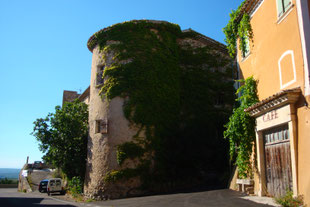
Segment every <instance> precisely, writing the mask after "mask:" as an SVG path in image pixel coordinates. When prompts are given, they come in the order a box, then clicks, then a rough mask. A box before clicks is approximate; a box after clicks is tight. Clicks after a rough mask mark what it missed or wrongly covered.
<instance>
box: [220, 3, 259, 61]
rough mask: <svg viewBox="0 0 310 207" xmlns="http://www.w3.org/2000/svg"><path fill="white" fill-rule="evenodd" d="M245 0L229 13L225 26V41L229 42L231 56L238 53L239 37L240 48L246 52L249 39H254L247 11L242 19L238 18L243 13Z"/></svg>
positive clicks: (228, 47)
mask: <svg viewBox="0 0 310 207" xmlns="http://www.w3.org/2000/svg"><path fill="white" fill-rule="evenodd" d="M244 3H245V0H244V1H243V2H242V3H241V5H240V6H239V7H238V9H237V10H232V11H231V13H230V14H229V16H230V19H229V22H228V24H227V25H226V26H225V27H224V28H223V32H224V34H225V36H226V38H225V42H226V43H227V49H228V52H229V54H230V56H231V57H234V56H235V54H236V44H237V39H238V38H239V49H240V50H241V51H242V52H244V51H245V48H246V44H247V39H249V40H250V39H252V37H253V33H252V27H251V24H250V16H249V15H248V14H247V13H244V14H243V15H242V18H241V20H238V19H237V18H238V17H239V15H240V13H241V8H242V6H243V5H244Z"/></svg>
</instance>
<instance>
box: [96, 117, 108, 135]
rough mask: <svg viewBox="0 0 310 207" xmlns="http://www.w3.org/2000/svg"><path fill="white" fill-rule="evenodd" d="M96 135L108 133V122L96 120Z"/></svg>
mask: <svg viewBox="0 0 310 207" xmlns="http://www.w3.org/2000/svg"><path fill="white" fill-rule="evenodd" d="M95 127H96V128H95V133H101V134H107V133H108V120H96V126H95Z"/></svg>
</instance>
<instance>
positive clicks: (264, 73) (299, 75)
mask: <svg viewBox="0 0 310 207" xmlns="http://www.w3.org/2000/svg"><path fill="white" fill-rule="evenodd" d="M277 21H278V18H277V6H276V1H275V0H265V1H264V2H263V3H262V5H261V7H260V8H259V9H258V11H257V12H256V13H255V14H254V16H253V17H252V19H251V25H252V28H253V34H254V37H253V42H251V44H250V47H251V51H250V55H249V56H248V57H247V58H245V59H244V58H242V57H241V52H238V60H239V65H240V68H241V71H242V75H243V77H248V76H250V75H254V78H256V79H258V80H259V83H258V92H259V98H260V99H265V98H267V97H268V96H271V95H272V94H275V93H277V92H279V91H280V90H281V89H287V88H292V87H296V86H303V82H304V78H303V59H302V49H301V43H300V35H299V27H298V22H297V10H296V6H293V8H292V10H291V11H290V12H289V13H288V15H287V16H286V18H284V19H283V20H282V22H280V23H277ZM287 51H292V53H293V56H294V59H293V61H292V58H291V54H289V55H287V56H285V57H284V58H283V59H282V61H281V62H280V65H281V72H282V75H281V78H282V85H285V84H287V83H288V82H290V81H291V82H293V80H294V79H296V81H295V82H294V83H292V84H291V85H288V86H287V87H285V88H281V85H280V71H279V66H278V62H279V60H280V58H281V56H282V55H283V54H284V53H285V52H287ZM292 62H294V63H295V64H294V65H295V73H296V78H294V67H293V66H292Z"/></svg>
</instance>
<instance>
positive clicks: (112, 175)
mask: <svg viewBox="0 0 310 207" xmlns="http://www.w3.org/2000/svg"><path fill="white" fill-rule="evenodd" d="M138 175H139V174H138V173H137V169H131V168H126V169H124V170H112V171H111V172H109V173H108V174H107V175H106V176H105V177H104V181H105V182H116V181H118V180H121V179H123V178H126V179H129V178H132V177H135V176H138Z"/></svg>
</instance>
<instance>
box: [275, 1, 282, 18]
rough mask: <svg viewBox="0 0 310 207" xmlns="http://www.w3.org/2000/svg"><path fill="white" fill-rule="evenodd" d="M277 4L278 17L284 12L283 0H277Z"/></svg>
mask: <svg viewBox="0 0 310 207" xmlns="http://www.w3.org/2000/svg"><path fill="white" fill-rule="evenodd" d="M277 6H278V17H280V16H281V15H282V14H283V13H284V11H283V3H282V0H277Z"/></svg>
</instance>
